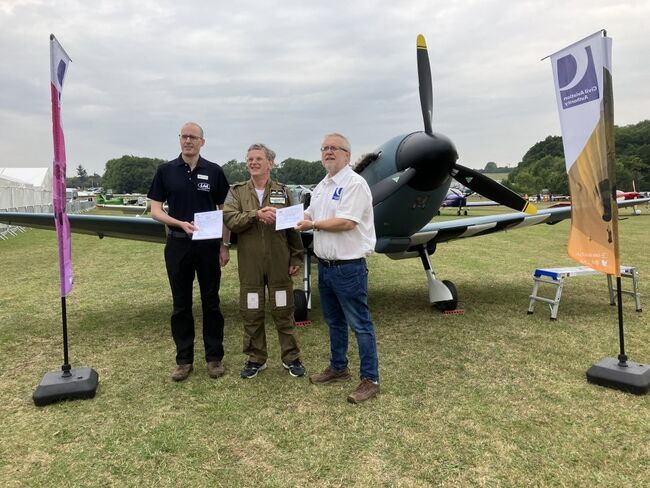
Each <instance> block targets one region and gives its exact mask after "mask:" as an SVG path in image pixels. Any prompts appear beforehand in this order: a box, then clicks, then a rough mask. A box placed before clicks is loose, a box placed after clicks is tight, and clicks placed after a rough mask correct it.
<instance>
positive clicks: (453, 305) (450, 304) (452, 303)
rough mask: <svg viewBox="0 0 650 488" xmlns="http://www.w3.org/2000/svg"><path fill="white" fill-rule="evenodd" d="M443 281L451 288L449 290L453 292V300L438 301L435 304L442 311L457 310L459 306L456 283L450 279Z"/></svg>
mask: <svg viewBox="0 0 650 488" xmlns="http://www.w3.org/2000/svg"><path fill="white" fill-rule="evenodd" d="M442 283H443V284H444V285H445V286H446V287H447V288H448V289H449V292H450V293H451V300H446V301H444V302H437V303H434V304H433V305H434V306H435V307H436V308H437V309H438V310H440V311H441V312H446V311H447V310H456V309H457V308H458V291H457V290H456V285H454V284H453V283H452V282H451V281H449V280H442Z"/></svg>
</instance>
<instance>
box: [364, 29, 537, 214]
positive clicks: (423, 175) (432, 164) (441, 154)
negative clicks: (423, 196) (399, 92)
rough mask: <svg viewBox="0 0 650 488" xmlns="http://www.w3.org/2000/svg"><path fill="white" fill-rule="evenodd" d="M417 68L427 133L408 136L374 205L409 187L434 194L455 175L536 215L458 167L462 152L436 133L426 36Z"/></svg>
mask: <svg viewBox="0 0 650 488" xmlns="http://www.w3.org/2000/svg"><path fill="white" fill-rule="evenodd" d="M417 65H418V81H419V91H420V105H421V107H422V118H423V121H424V132H414V133H412V134H409V135H407V136H406V137H404V139H403V140H402V142H401V144H400V145H399V148H398V149H397V154H396V156H395V163H396V166H397V170H398V171H397V172H396V173H394V174H392V175H390V176H388V177H386V178H384V179H382V180H380V181H378V182H377V183H375V184H374V185H372V187H371V192H372V197H373V204H374V205H377V204H378V203H381V202H382V201H384V200H386V199H387V198H388V197H390V196H391V195H392V194H393V193H395V192H396V191H397V190H399V189H400V188H402V187H403V186H404V185H406V184H410V186H411V187H412V188H414V189H416V190H420V191H431V190H433V189H434V188H437V187H439V186H440V185H442V184H443V182H444V181H445V180H447V179H448V178H449V177H450V176H451V177H453V178H455V179H456V180H457V181H458V182H459V183H462V184H463V185H465V186H466V187H467V188H469V189H470V190H472V191H475V192H476V193H479V194H481V195H483V196H484V197H487V198H489V199H491V200H494V201H495V202H497V203H499V204H501V205H505V206H507V207H510V208H512V209H514V210H519V211H522V212H526V213H529V214H535V213H536V212H537V209H536V208H535V207H534V206H533V205H532V204H530V203H529V202H528V201H527V200H525V199H524V198H522V197H520V196H519V195H518V194H517V193H515V192H513V191H512V190H510V189H509V188H506V187H505V186H503V185H501V184H499V183H497V182H496V181H494V180H492V179H490V178H488V177H487V176H485V175H483V174H482V173H479V172H478V171H475V170H473V169H470V168H467V167H465V166H462V165H460V164H458V163H457V162H456V160H457V159H458V153H457V151H456V148H455V147H454V145H453V143H452V142H451V141H450V140H449V139H448V138H446V137H445V136H443V135H442V134H435V133H434V132H433V129H432V119H433V84H432V82H431V67H430V64H429V54H428V51H427V44H426V41H425V39H424V36H423V35H422V34H419V35H418V38H417ZM416 176H417V178H416Z"/></svg>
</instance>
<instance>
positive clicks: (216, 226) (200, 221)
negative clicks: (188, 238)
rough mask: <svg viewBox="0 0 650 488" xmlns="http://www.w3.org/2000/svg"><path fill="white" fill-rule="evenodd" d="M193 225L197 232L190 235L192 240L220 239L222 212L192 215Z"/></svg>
mask: <svg viewBox="0 0 650 488" xmlns="http://www.w3.org/2000/svg"><path fill="white" fill-rule="evenodd" d="M194 225H195V226H196V227H198V230H195V231H194V234H192V240H194V241H200V240H204V239H221V235H222V233H223V211H222V210H212V211H211V212H197V213H195V214H194Z"/></svg>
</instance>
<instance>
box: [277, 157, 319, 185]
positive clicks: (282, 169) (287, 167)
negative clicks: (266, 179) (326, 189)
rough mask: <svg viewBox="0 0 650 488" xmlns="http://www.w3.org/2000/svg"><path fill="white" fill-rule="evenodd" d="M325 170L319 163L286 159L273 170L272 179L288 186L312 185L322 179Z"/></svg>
mask: <svg viewBox="0 0 650 488" xmlns="http://www.w3.org/2000/svg"><path fill="white" fill-rule="evenodd" d="M325 174H326V171H325V168H323V165H322V164H321V162H320V161H311V162H310V161H305V160H304V159H295V158H288V159H285V160H284V161H282V162H281V163H280V164H279V165H278V166H277V167H276V168H273V170H272V172H271V175H272V177H273V178H274V179H276V180H278V181H281V182H282V183H286V184H288V185H313V184H316V183H318V182H319V181H320V180H322V179H323V178H324V176H325Z"/></svg>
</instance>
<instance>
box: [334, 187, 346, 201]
mask: <svg viewBox="0 0 650 488" xmlns="http://www.w3.org/2000/svg"><path fill="white" fill-rule="evenodd" d="M341 193H343V188H342V187H340V186H339V187H338V188H337V189H335V190H334V193H332V200H340V199H341Z"/></svg>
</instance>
